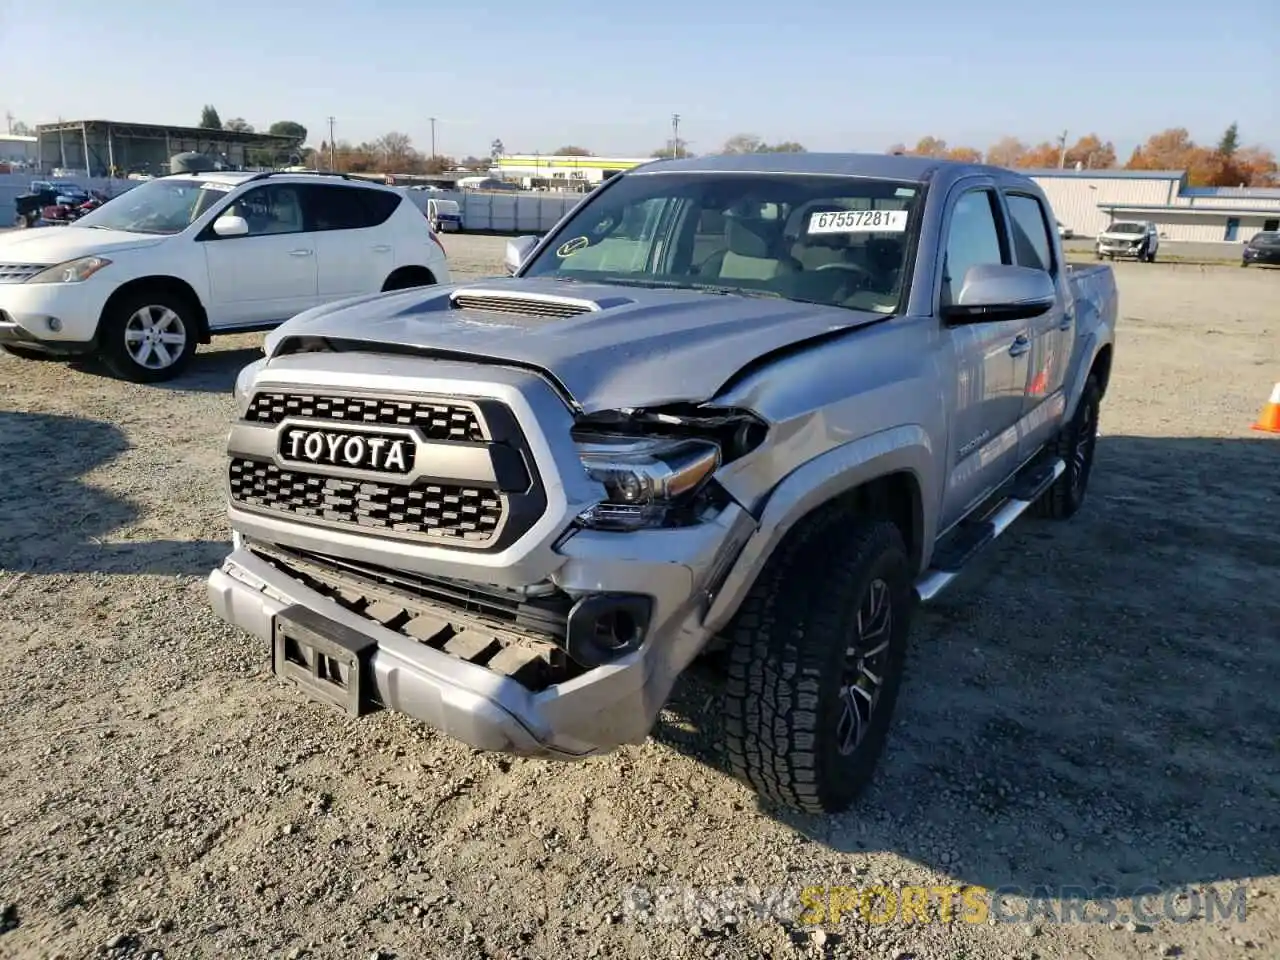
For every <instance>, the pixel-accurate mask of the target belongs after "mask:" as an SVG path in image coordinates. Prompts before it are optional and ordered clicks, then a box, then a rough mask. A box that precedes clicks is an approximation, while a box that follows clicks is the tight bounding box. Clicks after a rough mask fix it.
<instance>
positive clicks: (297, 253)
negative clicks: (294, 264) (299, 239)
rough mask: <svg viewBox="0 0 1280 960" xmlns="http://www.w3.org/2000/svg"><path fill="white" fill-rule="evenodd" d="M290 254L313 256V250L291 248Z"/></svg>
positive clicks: (293, 255) (292, 255) (294, 255)
mask: <svg viewBox="0 0 1280 960" xmlns="http://www.w3.org/2000/svg"><path fill="white" fill-rule="evenodd" d="M289 256H291V257H309V256H311V251H310V250H290V251H289Z"/></svg>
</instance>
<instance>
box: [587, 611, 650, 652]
mask: <svg viewBox="0 0 1280 960" xmlns="http://www.w3.org/2000/svg"><path fill="white" fill-rule="evenodd" d="M595 639H596V643H598V644H600V646H602V647H604V648H605V649H606V650H621V649H623V648H624V647H629V646H631V645H632V644H633V643H635V642H636V641H637V640H639V639H640V624H639V623H637V622H636V618H635V617H633V616H632V615H631V613H630V612H629V611H627V610H614V611H612V612H611V613H606V614H605V615H604V616H602V617H601V618H600V619H599V620H597V621H596V629H595Z"/></svg>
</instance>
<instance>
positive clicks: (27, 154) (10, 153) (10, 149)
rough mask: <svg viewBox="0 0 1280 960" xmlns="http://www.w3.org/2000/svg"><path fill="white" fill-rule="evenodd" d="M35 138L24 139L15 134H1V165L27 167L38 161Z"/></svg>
mask: <svg viewBox="0 0 1280 960" xmlns="http://www.w3.org/2000/svg"><path fill="white" fill-rule="evenodd" d="M36 143H37V140H36V138H35V137H22V136H18V135H17V134H15V133H10V134H0V164H6V165H8V164H17V165H21V166H25V165H26V164H29V163H34V162H35V159H36Z"/></svg>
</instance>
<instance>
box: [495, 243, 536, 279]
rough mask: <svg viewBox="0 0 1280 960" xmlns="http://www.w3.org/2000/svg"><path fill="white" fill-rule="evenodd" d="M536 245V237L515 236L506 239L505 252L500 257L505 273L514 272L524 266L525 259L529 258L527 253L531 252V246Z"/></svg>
mask: <svg viewBox="0 0 1280 960" xmlns="http://www.w3.org/2000/svg"><path fill="white" fill-rule="evenodd" d="M537 245H538V238H537V237H516V238H515V239H514V240H508V241H507V252H506V254H505V256H503V258H502V263H503V266H505V267H506V268H507V273H510V274H514V273H515V272H516V271H517V270H519V269H520V268H521V267H522V266H524V263H525V261H526V260H528V259H529V254H531V253H533V248H534V247H536V246H537Z"/></svg>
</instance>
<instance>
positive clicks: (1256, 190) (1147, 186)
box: [1019, 170, 1280, 243]
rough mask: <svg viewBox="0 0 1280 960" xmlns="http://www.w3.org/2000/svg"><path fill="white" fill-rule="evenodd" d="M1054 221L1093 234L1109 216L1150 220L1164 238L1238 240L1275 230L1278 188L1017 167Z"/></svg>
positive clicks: (1139, 173)
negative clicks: (1036, 190)
mask: <svg viewBox="0 0 1280 960" xmlns="http://www.w3.org/2000/svg"><path fill="white" fill-rule="evenodd" d="M1019 172H1020V173H1025V174H1027V175H1028V176H1030V177H1031V178H1032V179H1033V180H1035V181H1036V183H1038V184H1039V185H1040V188H1041V189H1042V190H1043V191H1044V192H1045V195H1046V196H1047V197H1048V198H1049V203H1050V204H1051V205H1052V206H1053V211H1054V214H1055V216H1057V218H1058V220H1059V221H1060V222H1061V223H1062V224H1063V225H1064V226H1067V227H1070V228H1071V229H1072V231H1074V233H1075V234H1076V236H1079V237H1093V236H1097V234H1099V233H1101V232H1102V231H1103V230H1105V229H1106V227H1107V225H1108V224H1109V223H1111V222H1113V221H1115V220H1151V221H1153V222H1154V223H1155V224H1156V226H1157V227H1158V228H1159V230H1160V236H1161V237H1163V238H1164V239H1166V240H1172V241H1178V240H1184V241H1195V242H1200V243H1205V242H1214V241H1217V242H1225V243H1244V242H1246V241H1247V240H1249V238H1250V237H1252V236H1253V235H1254V234H1255V233H1258V232H1259V231H1261V230H1276V229H1280V189H1275V188H1269V187H1188V186H1187V174H1186V171H1185V170H1022V171H1019Z"/></svg>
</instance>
